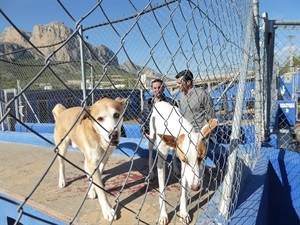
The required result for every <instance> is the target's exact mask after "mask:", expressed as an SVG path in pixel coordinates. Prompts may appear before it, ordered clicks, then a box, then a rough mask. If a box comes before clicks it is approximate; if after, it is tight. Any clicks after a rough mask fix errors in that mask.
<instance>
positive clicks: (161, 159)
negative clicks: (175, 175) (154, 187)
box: [157, 144, 169, 225]
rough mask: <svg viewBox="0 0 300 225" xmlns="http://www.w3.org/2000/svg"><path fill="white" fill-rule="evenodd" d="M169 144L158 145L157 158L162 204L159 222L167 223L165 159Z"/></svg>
mask: <svg viewBox="0 0 300 225" xmlns="http://www.w3.org/2000/svg"><path fill="white" fill-rule="evenodd" d="M168 149H169V148H168V146H165V145H163V144H160V145H159V146H158V152H159V156H158V159H157V176H158V185H159V192H160V196H159V205H160V210H161V212H160V216H159V224H161V225H166V224H167V223H168V221H169V220H168V214H167V209H166V203H165V201H166V200H165V199H166V196H165V185H166V184H165V173H166V168H165V161H166V159H167V156H168Z"/></svg>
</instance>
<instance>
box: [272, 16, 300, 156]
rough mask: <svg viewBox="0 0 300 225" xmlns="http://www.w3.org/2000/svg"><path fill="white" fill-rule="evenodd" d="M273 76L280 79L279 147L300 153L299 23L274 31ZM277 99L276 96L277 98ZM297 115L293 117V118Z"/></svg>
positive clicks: (278, 97)
mask: <svg viewBox="0 0 300 225" xmlns="http://www.w3.org/2000/svg"><path fill="white" fill-rule="evenodd" d="M275 34H276V36H275V48H274V51H275V52H274V74H275V75H276V76H277V80H276V81H277V86H276V87H277V90H276V91H277V93H278V95H277V99H275V100H279V105H277V107H278V109H279V111H278V118H279V120H278V124H277V127H275V131H277V132H278V134H279V135H278V144H279V146H278V147H279V148H282V149H289V150H292V151H297V152H300V139H299V135H300V129H299V128H300V127H299V125H300V124H299V123H300V117H299V106H300V92H299V86H300V85H299V84H300V48H299V46H300V21H299V22H298V24H295V25H288V26H287V25H278V26H277V28H276V30H275ZM274 97H275V96H274ZM293 115H294V116H293Z"/></svg>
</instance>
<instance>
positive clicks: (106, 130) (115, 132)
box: [83, 97, 127, 146]
mask: <svg viewBox="0 0 300 225" xmlns="http://www.w3.org/2000/svg"><path fill="white" fill-rule="evenodd" d="M126 101H127V99H122V98H119V97H118V98H116V99H111V98H107V97H104V98H101V99H99V100H98V101H97V102H95V103H94V104H93V105H92V106H91V107H89V108H88V109H87V111H88V112H87V113H86V114H85V115H84V116H83V119H84V118H86V117H89V118H90V117H92V118H90V119H91V122H92V124H93V128H94V130H95V131H96V132H97V133H98V134H99V135H100V136H101V137H102V138H104V140H105V141H106V142H107V143H108V144H109V145H110V146H116V145H118V144H119V141H120V136H121V126H122V124H123V112H124V110H125V106H126Z"/></svg>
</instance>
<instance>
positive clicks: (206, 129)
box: [200, 118, 218, 139]
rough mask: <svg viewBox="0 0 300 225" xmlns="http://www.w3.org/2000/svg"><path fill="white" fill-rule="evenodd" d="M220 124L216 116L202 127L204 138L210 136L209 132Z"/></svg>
mask: <svg viewBox="0 0 300 225" xmlns="http://www.w3.org/2000/svg"><path fill="white" fill-rule="evenodd" d="M217 125H218V120H217V119H216V118H213V119H210V120H209V121H208V123H207V124H205V126H204V127H203V128H202V129H201V131H200V133H201V135H202V136H203V138H204V139H206V138H208V136H209V134H210V133H211V132H212V130H213V129H215V127H216V126H217Z"/></svg>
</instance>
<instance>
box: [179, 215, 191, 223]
mask: <svg viewBox="0 0 300 225" xmlns="http://www.w3.org/2000/svg"><path fill="white" fill-rule="evenodd" d="M180 221H181V222H182V223H183V224H184V225H187V224H190V222H191V217H190V215H189V213H188V212H180Z"/></svg>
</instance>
